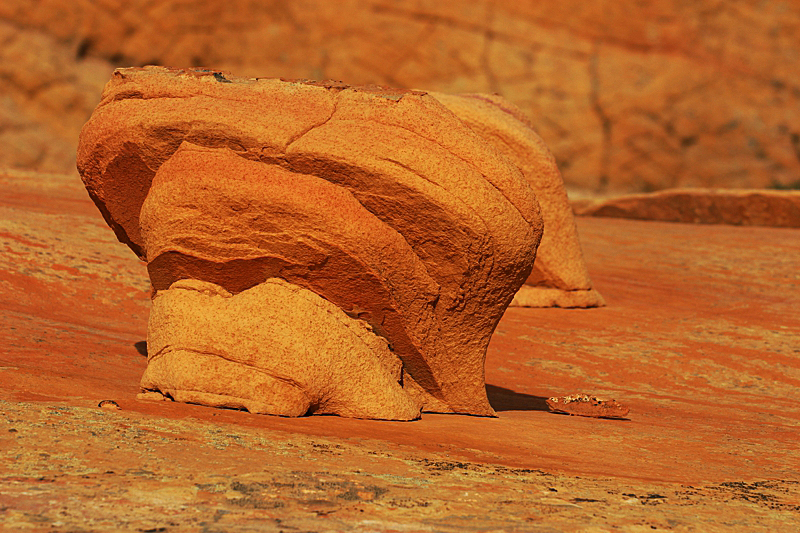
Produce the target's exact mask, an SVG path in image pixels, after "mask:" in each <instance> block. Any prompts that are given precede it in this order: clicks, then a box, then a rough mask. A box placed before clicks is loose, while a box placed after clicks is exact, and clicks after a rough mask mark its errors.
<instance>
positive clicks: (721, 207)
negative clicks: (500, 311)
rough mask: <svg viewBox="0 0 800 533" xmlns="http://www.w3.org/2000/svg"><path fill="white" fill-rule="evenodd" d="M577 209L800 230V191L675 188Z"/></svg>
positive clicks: (601, 213) (611, 214) (622, 215)
mask: <svg viewBox="0 0 800 533" xmlns="http://www.w3.org/2000/svg"><path fill="white" fill-rule="evenodd" d="M574 209H575V212H576V214H578V215H583V216H594V217H613V218H632V219H636V220H660V221H664V222H690V223H697V224H731V225H734V226H772V227H776V228H800V191H772V190H719V189H673V190H666V191H660V192H655V193H651V194H634V195H630V196H620V197H617V198H612V199H610V200H605V201H602V202H601V203H595V204H589V205H586V204H585V203H582V204H581V205H575V206H574Z"/></svg>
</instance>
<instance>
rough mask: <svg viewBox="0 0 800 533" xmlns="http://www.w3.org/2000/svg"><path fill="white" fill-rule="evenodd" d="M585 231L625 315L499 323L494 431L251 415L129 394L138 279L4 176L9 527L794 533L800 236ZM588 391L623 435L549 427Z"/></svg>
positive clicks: (29, 178) (604, 284)
mask: <svg viewBox="0 0 800 533" xmlns="http://www.w3.org/2000/svg"><path fill="white" fill-rule="evenodd" d="M576 222H577V224H578V228H579V230H580V232H581V236H582V237H583V248H584V252H585V257H586V261H587V264H588V266H589V270H590V272H591V273H592V280H593V281H594V282H595V283H596V286H597V287H598V288H599V289H600V290H601V291H602V292H603V294H604V295H605V296H606V297H607V298H608V300H609V304H610V305H609V306H608V307H604V308H601V309H596V310H592V311H590V312H585V311H581V310H569V309H559V310H555V309H519V308H516V309H509V310H507V311H506V313H505V315H504V317H503V319H502V320H501V322H500V324H499V325H498V328H497V330H496V334H495V336H494V337H493V340H492V343H491V345H490V347H489V354H488V357H487V364H486V378H487V382H488V383H489V384H490V385H489V386H488V389H489V398H490V401H491V403H492V405H493V407H494V408H495V409H496V410H497V411H498V412H499V413H500V417H499V418H494V419H489V418H483V417H472V416H457V417H456V416H447V415H436V414H426V415H425V416H424V417H423V419H422V420H420V421H419V422H416V423H414V424H405V423H393V422H384V423H373V422H370V421H363V420H355V419H349V418H341V417H335V416H318V417H307V418H299V419H298V418H284V417H275V416H249V415H248V414H247V413H243V412H239V411H233V410H229V409H226V410H221V409H204V408H201V407H199V406H195V405H190V404H184V403H177V402H169V403H167V402H164V403H155V402H147V401H139V400H137V399H135V396H136V392H137V391H138V389H139V380H140V378H141V375H142V373H143V372H144V370H145V368H146V364H147V362H146V361H147V359H146V357H144V356H143V355H142V353H141V351H144V342H143V340H144V339H145V335H146V331H147V317H148V311H149V309H150V299H149V297H148V284H147V282H146V270H145V266H144V264H142V263H141V262H139V261H137V260H136V259H135V258H134V256H133V254H131V253H130V250H128V249H127V247H126V246H124V245H122V244H119V243H117V242H116V239H115V238H114V236H113V234H112V233H111V232H110V231H109V230H108V228H107V227H106V225H105V223H104V222H103V220H102V218H101V217H100V214H99V212H98V211H97V208H96V207H95V206H94V205H93V204H92V202H91V201H90V200H89V198H88V196H87V195H86V191H85V189H84V187H83V185H82V184H81V182H80V180H79V179H78V178H77V177H75V176H55V175H42V174H35V173H31V172H24V173H22V172H15V173H8V174H7V173H4V172H0V247H2V249H3V253H2V254H0V309H2V312H0V331H3V333H4V338H3V349H2V351H0V453H2V460H0V508H1V509H3V510H2V511H0V524H2V525H0V529H3V530H6V531H52V532H66V531H109V530H112V531H148V530H150V531H157V530H166V531H169V532H172V531H202V530H204V529H205V530H208V531H225V532H227V533H239V532H252V531H266V532H276V533H277V532H278V531H280V530H283V531H288V530H290V529H291V528H295V529H294V530H295V531H325V530H328V531H367V530H369V531H395V532H396V531H431V530H435V531H437V532H438V531H441V532H447V533H451V532H452V533H464V532H469V533H472V532H475V533H478V532H483V533H485V532H486V531H497V530H500V529H502V530H503V531H509V532H511V531H520V532H528V531H539V532H542V531H565V532H579V531H580V532H583V533H590V532H594V533H600V532H602V531H608V532H617V531H619V532H624V533H642V532H654V531H655V532H671V533H679V532H680V533H684V532H690V531H691V532H708V533H732V532H737V533H738V532H741V531H758V532H762V531H763V532H770V533H773V532H775V533H797V530H798V527H797V524H798V517H799V516H800V514H798V513H799V512H800V508H798V503H799V502H800V474H799V473H798V472H799V470H798V468H797V465H798V464H800V447H798V446H797V428H798V426H799V425H800V386H798V385H800V358H798V357H797V356H798V352H797V351H796V350H798V346H800V315H798V313H797V309H798V308H800V291H798V280H797V278H796V275H797V265H798V264H800V229H791V228H764V227H745V226H728V225H701V224H671V223H663V222H640V221H636V220H622V219H612V218H589V217H579V218H578V219H577V220H576ZM579 391H588V392H589V393H591V394H597V395H600V394H603V395H607V396H606V397H611V398H616V399H617V400H618V401H620V402H622V403H624V404H626V405H629V406H630V407H631V413H630V415H629V418H630V420H628V421H613V420H598V419H592V418H585V417H579V416H559V415H554V414H552V413H549V412H547V411H546V406H545V401H546V399H547V397H549V396H566V395H571V394H573V393H576V392H579ZM101 400H115V401H116V402H117V403H118V404H119V405H120V407H121V408H122V409H121V410H119V411H108V410H105V409H100V408H98V403H100V401H101ZM510 443H511V444H510ZM609 450H613V452H614V453H609ZM465 493H466V494H465ZM54 502H57V503H56V504H54ZM587 524H591V526H589V527H587Z"/></svg>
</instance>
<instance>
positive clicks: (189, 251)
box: [78, 67, 542, 419]
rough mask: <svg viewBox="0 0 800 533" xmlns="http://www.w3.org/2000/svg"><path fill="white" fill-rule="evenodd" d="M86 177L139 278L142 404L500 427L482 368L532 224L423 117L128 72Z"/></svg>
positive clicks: (89, 142)
mask: <svg viewBox="0 0 800 533" xmlns="http://www.w3.org/2000/svg"><path fill="white" fill-rule="evenodd" d="M78 168H79V170H80V172H81V175H82V176H83V179H84V182H85V184H86V187H87V189H88V191H89V194H90V196H91V197H92V198H93V199H94V201H95V203H96V204H97V205H98V207H99V208H100V210H101V211H102V212H103V214H104V216H105V218H106V220H107V222H108V223H109V224H110V225H111V227H112V228H114V230H115V232H116V234H117V236H118V237H119V239H120V240H121V241H122V242H124V243H126V244H128V245H129V246H130V247H131V249H133V250H134V251H135V252H136V253H137V254H138V255H139V256H140V257H141V258H143V259H146V260H147V262H148V271H149V273H150V280H151V283H152V285H153V288H154V290H155V291H156V292H155V298H154V309H153V314H152V315H151V321H150V329H149V333H148V338H149V342H150V344H149V345H148V351H149V357H150V360H149V365H148V370H147V372H146V373H145V376H144V378H143V381H142V386H143V388H144V389H147V390H159V391H162V392H164V393H167V394H169V395H171V396H172V397H173V398H176V399H179V400H180V399H183V400H186V401H195V402H200V403H207V404H212V405H225V406H234V407H244V408H247V409H248V410H252V411H255V412H266V413H273V414H281V415H289V416H296V415H300V414H304V413H306V412H322V413H337V414H341V415H346V416H353V417H365V418H392V419H411V418H415V417H416V416H418V413H419V410H420V408H422V409H425V410H429V411H437V412H458V413H470V414H479V415H491V414H493V413H494V411H493V410H492V408H491V407H490V406H489V403H488V401H487V399H486V391H485V388H484V378H483V372H484V370H483V365H484V358H485V354H486V347H487V345H488V342H489V338H490V336H491V334H492V332H493V331H494V328H495V326H496V325H497V322H498V320H499V319H500V317H501V316H502V314H503V311H504V310H505V309H506V307H507V306H508V304H509V303H510V302H511V300H512V298H513V296H514V293H515V292H516V291H517V289H519V287H520V286H521V285H522V283H523V282H524V281H525V279H527V278H528V276H529V274H530V272H531V267H532V264H533V259H534V257H535V254H536V248H537V245H538V243H539V240H540V238H541V234H542V217H541V214H540V209H539V206H538V203H537V201H536V199H535V196H534V194H533V192H532V191H531V188H530V186H529V185H528V184H527V182H526V180H525V178H524V177H523V175H522V173H521V172H520V170H519V169H518V168H517V167H516V166H515V165H514V164H513V163H512V162H511V161H510V160H509V159H508V158H506V157H504V156H503V155H502V154H500V153H499V152H498V151H497V150H495V149H494V148H493V147H492V145H491V144H489V143H487V142H485V141H484V140H483V139H482V138H481V136H479V135H478V134H477V133H475V132H474V131H473V130H472V129H470V128H469V127H468V126H467V125H465V124H464V123H463V122H462V121H461V120H460V119H459V118H458V117H456V116H455V115H454V114H453V113H452V112H450V111H449V110H448V109H447V108H445V107H444V106H442V105H441V104H440V103H439V102H438V101H437V100H436V99H434V98H433V97H431V96H429V95H427V94H425V93H422V92H409V91H395V90H387V89H381V88H375V87H373V88H350V87H347V86H344V85H331V84H317V83H310V82H292V81H283V80H277V79H262V80H255V79H234V78H231V77H229V76H228V77H226V76H225V75H223V74H221V73H219V72H212V71H206V70H199V71H194V70H193V71H178V70H169V69H164V68H159V67H151V68H145V69H120V70H118V71H116V72H115V74H114V76H113V78H112V80H111V82H109V84H108V85H107V86H106V89H105V91H104V93H103V98H102V101H101V103H100V105H99V106H98V108H97V110H96V111H95V113H94V114H93V115H92V118H91V120H90V121H89V122H88V123H87V124H86V126H85V127H84V129H83V131H82V134H81V142H80V146H79V151H78ZM387 342H388V345H387Z"/></svg>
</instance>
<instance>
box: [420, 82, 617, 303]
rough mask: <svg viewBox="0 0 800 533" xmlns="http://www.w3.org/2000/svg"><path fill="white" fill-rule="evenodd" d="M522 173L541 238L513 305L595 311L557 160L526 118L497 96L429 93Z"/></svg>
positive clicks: (596, 297)
mask: <svg viewBox="0 0 800 533" xmlns="http://www.w3.org/2000/svg"><path fill="white" fill-rule="evenodd" d="M431 94H432V95H433V96H434V97H435V98H436V99H437V100H439V101H440V102H442V103H443V104H444V105H445V106H446V107H447V108H448V109H450V110H451V111H452V112H453V113H455V115H456V116H458V118H460V119H461V120H462V121H463V122H464V123H465V124H467V125H468V126H469V127H470V128H472V129H473V130H474V131H476V132H477V133H478V134H480V135H481V137H483V138H484V139H485V140H486V141H487V142H489V143H490V144H492V146H494V147H495V148H496V149H497V151H498V152H500V153H501V154H503V155H505V156H506V157H508V158H509V159H510V160H511V161H512V162H513V163H514V164H515V165H516V166H517V167H519V169H520V170H521V171H522V173H523V175H524V176H525V179H526V180H527V181H528V184H529V185H530V186H531V189H533V191H534V193H535V194H536V198H537V199H538V200H539V205H540V206H541V208H542V218H543V220H544V235H543V236H542V241H541V243H540V245H539V249H538V251H537V253H536V262H535V263H534V265H533V270H532V271H531V275H530V276H529V277H528V279H527V280H526V282H525V285H523V286H522V287H521V288H520V290H519V291H518V292H517V294H516V296H515V297H514V300H513V302H512V303H511V305H514V306H521V307H597V306H602V305H605V302H604V301H603V298H602V296H600V294H599V293H598V292H597V291H595V290H593V289H592V282H591V280H590V279H589V272H588V271H587V270H586V264H585V263H584V261H583V252H582V251H581V244H580V241H579V239H578V229H577V227H576V226H575V219H574V217H573V215H572V208H571V207H570V203H569V198H568V197H567V192H566V190H565V189H564V181H563V179H562V178H561V173H560V172H559V171H558V166H556V161H555V158H554V157H553V155H552V154H551V153H550V150H548V149H547V145H545V143H544V141H543V140H542V138H541V137H539V135H537V134H536V131H534V129H533V127H532V126H531V124H530V122H529V121H528V119H527V118H526V117H525V114H524V113H523V112H522V110H520V109H519V108H518V107H516V106H515V105H514V104H512V103H511V102H508V101H507V100H505V99H504V98H502V97H501V96H498V95H488V94H464V95H448V94H443V93H431Z"/></svg>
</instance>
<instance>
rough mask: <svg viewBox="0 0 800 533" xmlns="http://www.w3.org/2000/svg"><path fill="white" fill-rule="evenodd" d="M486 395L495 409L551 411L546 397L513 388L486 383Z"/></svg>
mask: <svg viewBox="0 0 800 533" xmlns="http://www.w3.org/2000/svg"><path fill="white" fill-rule="evenodd" d="M486 395H487V396H488V397H489V403H490V404H491V406H492V408H493V409H494V410H495V411H549V409H548V408H547V403H545V400H546V398H544V397H542V396H533V395H531V394H522V393H520V392H515V391H513V390H511V389H506V388H504V387H498V386H497V385H488V384H487V385H486Z"/></svg>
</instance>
